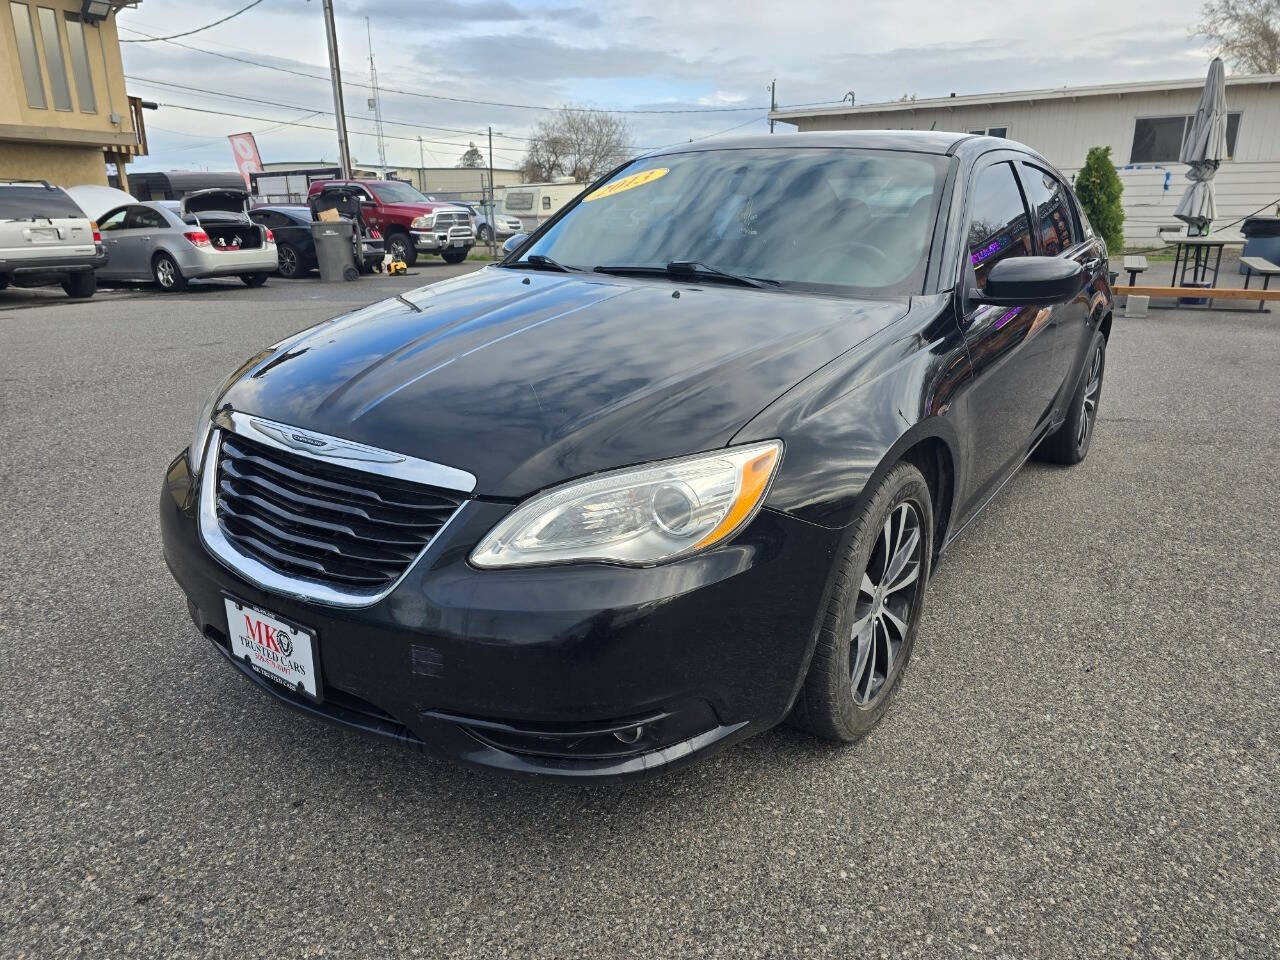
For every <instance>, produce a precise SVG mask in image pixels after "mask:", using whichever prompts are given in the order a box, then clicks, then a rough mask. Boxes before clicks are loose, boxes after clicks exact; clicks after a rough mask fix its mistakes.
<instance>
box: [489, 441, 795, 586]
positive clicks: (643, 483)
mask: <svg viewBox="0 0 1280 960" xmlns="http://www.w3.org/2000/svg"><path fill="white" fill-rule="evenodd" d="M781 460H782V443H781V442H780V441H778V440H769V441H766V442H764V443H753V444H748V445H745V446H741V447H728V448H726V449H724V450H716V451H713V452H710V453H703V454H698V455H697V456H694V457H686V458H684V459H681V460H670V461H666V462H663V463H656V464H648V465H646V466H642V467H629V468H627V469H625V470H614V471H611V472H609V473H603V474H598V475H596V476H594V477H588V478H586V479H584V480H576V481H573V482H572V483H567V484H565V485H563V486H560V487H556V488H553V489H551V490H548V491H546V492H545V493H541V494H538V495H537V496H535V497H533V498H532V499H530V500H528V501H526V502H525V503H523V504H521V505H520V506H518V507H517V508H516V509H515V510H513V511H512V512H511V513H510V514H508V515H507V516H506V517H505V518H503V519H502V521H500V522H499V523H498V525H497V526H495V527H494V528H493V529H492V530H490V531H489V533H488V534H487V535H486V536H485V538H484V539H483V540H482V541H481V542H480V545H479V546H477V547H476V548H475V550H474V551H473V552H472V554H471V562H472V563H473V564H474V565H475V566H477V567H484V568H490V569H491V568H498V567H528V566H537V565H540V564H548V563H572V562H577V563H586V562H595V563H619V564H626V565H630V566H646V565H650V564H655V563H663V562H665V561H668V560H674V559H676V558H677V557H684V556H688V555H689V554H691V553H696V552H698V551H700V550H705V549H707V548H708V547H711V546H714V545H715V544H717V543H720V542H722V541H724V540H726V539H728V538H729V537H731V536H733V535H734V534H735V533H737V532H738V531H739V530H741V529H742V527H743V526H744V525H745V524H746V523H747V522H748V521H750V520H751V518H752V517H754V516H755V515H756V512H757V511H758V510H759V509H760V505H761V504H762V503H764V498H765V494H766V493H767V492H768V489H769V484H770V482H771V481H772V480H773V476H774V474H775V473H776V472H777V469H778V464H779V463H780V462H781Z"/></svg>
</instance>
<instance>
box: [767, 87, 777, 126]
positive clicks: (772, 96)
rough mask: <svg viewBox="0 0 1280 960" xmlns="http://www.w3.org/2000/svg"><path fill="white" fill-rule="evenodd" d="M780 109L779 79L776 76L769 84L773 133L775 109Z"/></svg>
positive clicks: (770, 124)
mask: <svg viewBox="0 0 1280 960" xmlns="http://www.w3.org/2000/svg"><path fill="white" fill-rule="evenodd" d="M777 109H778V80H777V78H776V77H775V78H774V79H773V81H772V82H770V84H769V132H770V133H773V111H775V110H777Z"/></svg>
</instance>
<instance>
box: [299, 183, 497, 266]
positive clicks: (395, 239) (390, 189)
mask: <svg viewBox="0 0 1280 960" xmlns="http://www.w3.org/2000/svg"><path fill="white" fill-rule="evenodd" d="M330 183H341V184H344V185H347V186H351V187H355V188H358V189H359V190H361V191H363V192H364V194H365V195H366V197H367V198H368V199H367V200H366V201H364V203H365V206H364V213H363V218H364V222H365V223H366V224H367V225H368V226H370V227H377V228H378V230H379V231H380V232H381V233H382V236H383V238H384V239H385V241H386V247H387V253H389V254H391V256H393V257H395V258H396V259H397V260H403V261H404V262H405V263H407V264H408V265H409V266H413V264H414V263H416V262H417V259H418V254H419V253H438V254H439V255H440V256H442V257H443V258H444V260H445V262H446V263H461V262H462V261H463V260H465V259H467V254H468V253H470V252H471V248H472V247H474V246H475V243H476V233H475V225H474V224H473V223H472V222H471V214H469V213H468V212H467V211H466V210H465V209H464V208H463V207H459V206H457V205H456V204H452V203H442V202H440V201H437V200H429V199H427V198H426V197H424V196H423V195H422V194H421V193H419V192H418V190H417V189H416V188H415V187H414V186H413V185H412V184H408V183H405V182H404V181H403V180H316V181H314V182H313V183H312V184H311V186H310V188H309V189H308V193H307V196H308V199H310V198H311V197H312V196H315V195H316V194H317V193H319V192H320V191H321V190H323V189H324V187H325V185H326V184H330Z"/></svg>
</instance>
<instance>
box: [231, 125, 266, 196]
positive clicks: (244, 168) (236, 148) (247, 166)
mask: <svg viewBox="0 0 1280 960" xmlns="http://www.w3.org/2000/svg"><path fill="white" fill-rule="evenodd" d="M227 139H228V140H230V141H231V152H232V153H234V154H235V157H236V169H237V170H239V171H240V176H242V177H244V188H245V189H246V190H248V189H250V185H249V174H251V173H261V172H262V158H261V157H260V156H258V144H257V143H256V142H255V141H254V139H253V134H252V133H233V134H231V136H229V137H227Z"/></svg>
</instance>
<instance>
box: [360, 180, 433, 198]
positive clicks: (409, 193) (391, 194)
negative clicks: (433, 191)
mask: <svg viewBox="0 0 1280 960" xmlns="http://www.w3.org/2000/svg"><path fill="white" fill-rule="evenodd" d="M370 189H372V190H373V192H374V193H375V194H376V195H377V197H378V202H379V203H426V202H427V198H426V197H424V196H423V195H422V194H421V193H419V192H418V190H417V189H416V188H415V187H413V186H411V185H410V184H407V183H401V182H399V181H395V180H384V181H382V182H381V183H378V184H375V185H374V186H372V187H371V188H370Z"/></svg>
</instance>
